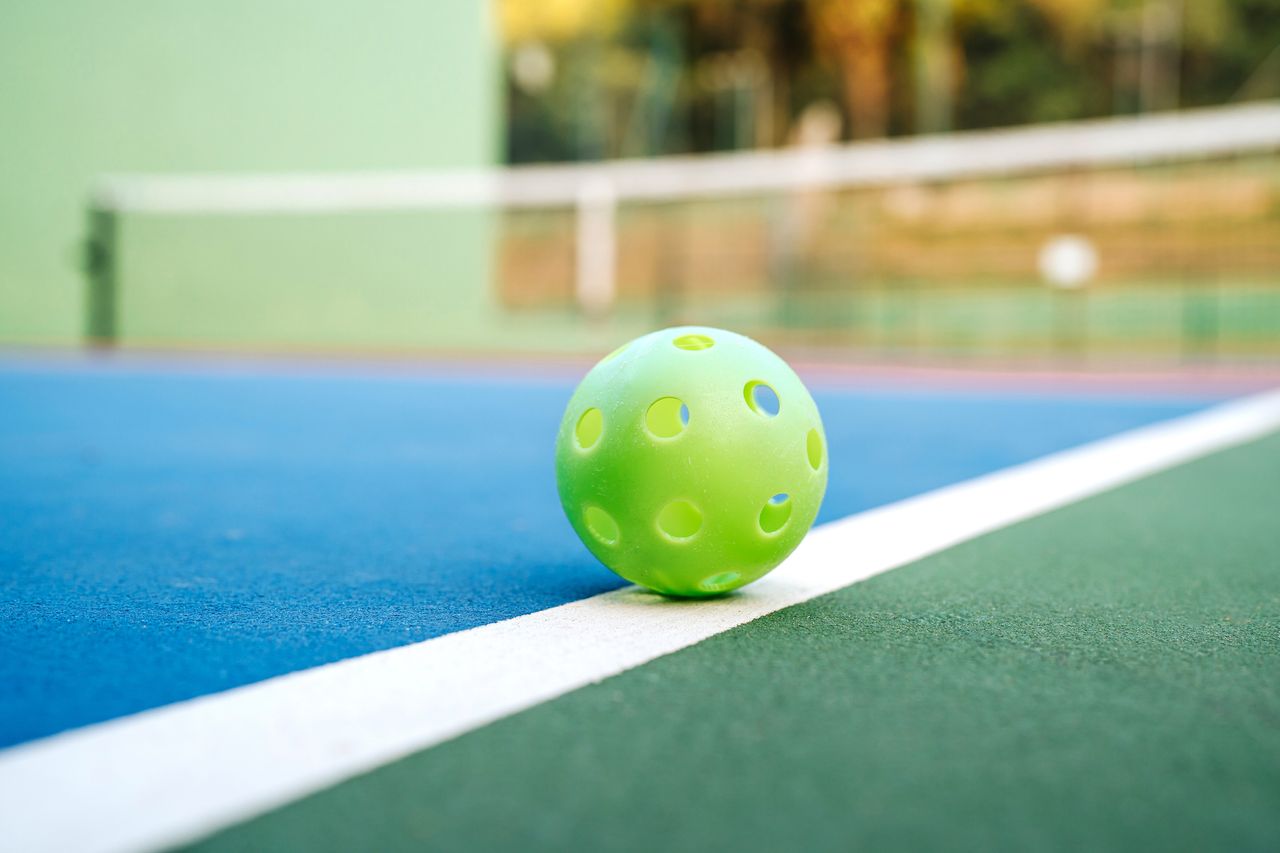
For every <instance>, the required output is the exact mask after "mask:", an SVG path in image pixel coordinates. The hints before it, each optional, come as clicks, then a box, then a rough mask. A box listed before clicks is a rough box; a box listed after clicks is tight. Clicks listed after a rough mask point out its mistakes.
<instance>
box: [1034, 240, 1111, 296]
mask: <svg viewBox="0 0 1280 853" xmlns="http://www.w3.org/2000/svg"><path fill="white" fill-rule="evenodd" d="M1039 265H1040V274H1041V275H1042V276H1044V279H1045V281H1047V282H1048V283H1049V284H1051V285H1053V286H1054V287H1061V288H1066V289H1069V290H1070V289H1075V288H1078V287H1084V286H1085V285H1086V284H1088V283H1089V282H1090V281H1091V280H1092V279H1093V277H1094V275H1096V274H1097V272H1098V250H1097V249H1096V248H1095V247H1094V245H1093V242H1092V241H1091V240H1089V238H1088V237H1081V236H1079V235H1077V234H1059V235H1058V236H1056V237H1052V238H1050V239H1049V240H1048V241H1047V242H1046V243H1045V244H1044V245H1043V246H1041V247H1040V258H1039Z"/></svg>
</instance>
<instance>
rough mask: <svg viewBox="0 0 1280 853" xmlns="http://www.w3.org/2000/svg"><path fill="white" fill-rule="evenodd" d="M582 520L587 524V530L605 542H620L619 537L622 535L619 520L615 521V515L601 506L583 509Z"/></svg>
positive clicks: (608, 543)
mask: <svg viewBox="0 0 1280 853" xmlns="http://www.w3.org/2000/svg"><path fill="white" fill-rule="evenodd" d="M582 521H583V523H584V524H586V525H587V530H589V531H591V535H592V536H594V537H595V538H596V539H598V540H600V542H602V543H603V544H605V545H616V544H618V538H619V537H620V536H621V535H622V534H621V532H620V531H619V530H618V522H616V521H614V520H613V516H611V515H609V513H607V512H605V511H604V510H602V509H601V508H600V507H598V506H589V507H587V508H586V509H584V510H583V511H582Z"/></svg>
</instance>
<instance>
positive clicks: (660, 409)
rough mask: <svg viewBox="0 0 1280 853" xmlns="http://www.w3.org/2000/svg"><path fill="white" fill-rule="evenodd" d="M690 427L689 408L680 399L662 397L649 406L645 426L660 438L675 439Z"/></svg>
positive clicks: (645, 415)
mask: <svg viewBox="0 0 1280 853" xmlns="http://www.w3.org/2000/svg"><path fill="white" fill-rule="evenodd" d="M688 425H689V407H688V406H686V405H685V404H684V401H683V400H681V399H679V398H678V397H661V398H659V399H657V400H654V401H653V402H652V403H650V404H649V409H648V411H646V412H645V413H644V426H645V429H647V430H649V432H650V433H651V434H653V435H654V436H657V437H658V438H675V437H676V436H677V435H679V434H680V433H681V432H683V431H684V428H685V427H686V426H688Z"/></svg>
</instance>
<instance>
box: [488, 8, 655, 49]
mask: <svg viewBox="0 0 1280 853" xmlns="http://www.w3.org/2000/svg"><path fill="white" fill-rule="evenodd" d="M630 5H631V4H630V3H629V2H627V0H498V24H499V28H500V30H501V33H502V39H503V41H505V42H507V43H509V44H510V43H516V42H522V41H533V40H540V41H565V40H568V39H572V38H575V37H577V36H581V35H585V34H587V33H596V34H604V33H608V32H610V31H611V30H613V29H614V28H615V27H616V26H617V24H618V22H619V21H620V20H622V18H623V17H624V14H625V12H626V10H627V8H628V7H629V6H630Z"/></svg>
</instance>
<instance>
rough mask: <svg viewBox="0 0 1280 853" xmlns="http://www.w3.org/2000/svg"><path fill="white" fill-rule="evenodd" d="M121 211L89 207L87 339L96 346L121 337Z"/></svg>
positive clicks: (86, 299)
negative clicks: (118, 279)
mask: <svg viewBox="0 0 1280 853" xmlns="http://www.w3.org/2000/svg"><path fill="white" fill-rule="evenodd" d="M118 234H119V215H118V214H117V213H116V211H114V210H110V209H107V208H102V207H93V208H90V210H89V235H88V238H87V239H86V241H85V259H84V271H85V284H86V292H85V301H86V311H85V330H84V332H85V340H86V343H88V344H90V345H92V346H107V347H109V346H114V345H115V344H116V343H117V342H118V338H119V304H118V301H119V300H118V296H117V293H116V273H117V266H118V255H119V249H118V246H117V237H118Z"/></svg>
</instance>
